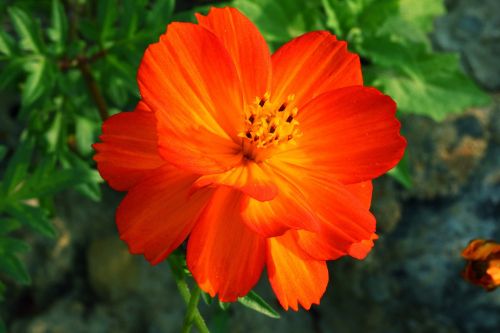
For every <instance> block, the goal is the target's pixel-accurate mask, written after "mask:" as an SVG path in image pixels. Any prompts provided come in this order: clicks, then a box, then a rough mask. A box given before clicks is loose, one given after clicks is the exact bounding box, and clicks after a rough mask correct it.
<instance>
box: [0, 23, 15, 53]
mask: <svg viewBox="0 0 500 333" xmlns="http://www.w3.org/2000/svg"><path fill="white" fill-rule="evenodd" d="M14 48H15V42H14V38H12V37H11V36H10V35H9V34H8V33H7V32H5V31H4V30H3V29H0V53H3V54H5V55H6V56H12V54H13V53H14Z"/></svg>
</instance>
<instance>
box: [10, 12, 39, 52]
mask: <svg viewBox="0 0 500 333" xmlns="http://www.w3.org/2000/svg"><path fill="white" fill-rule="evenodd" d="M7 11H8V12H9V15H10V18H11V20H12V23H13V24H14V28H15V30H16V32H17V34H18V35H19V37H20V46H21V48H22V49H23V50H26V51H32V52H34V53H42V50H43V42H42V33H41V29H40V26H39V24H38V23H37V22H35V21H34V19H33V17H31V16H29V15H28V14H26V13H25V12H24V11H23V10H22V9H20V8H17V7H10V8H8V9H7Z"/></svg>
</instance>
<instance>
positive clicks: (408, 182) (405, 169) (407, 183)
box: [387, 154, 413, 189]
mask: <svg viewBox="0 0 500 333" xmlns="http://www.w3.org/2000/svg"><path fill="white" fill-rule="evenodd" d="M406 156H407V154H405V156H404V157H403V159H402V160H401V161H400V162H399V164H398V165H396V166H395V167H394V168H392V169H391V170H389V171H388V172H387V174H388V175H389V176H391V177H393V178H394V179H396V180H397V181H398V182H399V183H400V184H401V185H403V186H404V187H405V188H406V189H411V188H412V187H413V181H412V177H411V174H410V167H409V165H408V158H407V157H406Z"/></svg>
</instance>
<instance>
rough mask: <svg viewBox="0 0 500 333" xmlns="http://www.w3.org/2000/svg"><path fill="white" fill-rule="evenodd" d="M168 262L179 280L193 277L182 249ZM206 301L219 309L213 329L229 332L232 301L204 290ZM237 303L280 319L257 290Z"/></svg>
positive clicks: (203, 295) (203, 296)
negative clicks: (213, 295)
mask: <svg viewBox="0 0 500 333" xmlns="http://www.w3.org/2000/svg"><path fill="white" fill-rule="evenodd" d="M168 262H169V264H170V268H171V270H172V273H173V275H174V277H175V279H176V280H177V281H184V280H185V279H187V278H189V279H192V275H191V272H190V271H189V270H188V268H187V265H186V257H185V255H184V254H182V253H181V251H179V250H178V251H177V252H175V253H174V254H171V255H170V256H169V258H168ZM201 296H202V299H203V301H204V303H205V304H206V305H208V306H212V305H215V306H217V311H216V314H215V317H214V320H213V322H212V323H211V324H212V325H211V326H212V331H214V332H227V331H228V327H227V325H228V318H229V317H228V311H229V310H230V308H231V305H232V303H227V302H221V301H220V300H219V301H216V300H215V298H212V297H211V296H210V295H209V294H207V293H205V292H202V294H201ZM237 303H239V304H241V305H242V306H244V307H246V308H248V309H251V310H253V311H256V312H258V313H260V314H263V315H265V316H267V317H270V318H273V319H279V318H280V315H279V313H278V312H277V311H276V310H275V309H274V308H273V307H272V306H271V305H269V304H268V303H267V302H266V301H265V300H264V299H263V298H262V297H261V296H259V294H257V293H256V292H255V291H253V290H252V291H250V292H249V293H248V294H247V295H245V296H244V297H239V298H238V300H237Z"/></svg>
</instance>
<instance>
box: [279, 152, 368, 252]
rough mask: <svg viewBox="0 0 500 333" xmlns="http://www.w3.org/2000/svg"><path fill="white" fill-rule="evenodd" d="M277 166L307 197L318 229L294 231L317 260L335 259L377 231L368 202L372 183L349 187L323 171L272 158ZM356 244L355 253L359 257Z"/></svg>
mask: <svg viewBox="0 0 500 333" xmlns="http://www.w3.org/2000/svg"><path fill="white" fill-rule="evenodd" d="M272 164H273V165H274V167H275V168H277V169H280V170H281V172H283V173H286V174H287V175H288V179H289V181H290V182H291V183H293V184H295V186H297V187H300V188H301V192H302V193H303V195H304V196H305V197H307V202H308V204H309V206H310V209H311V211H313V212H314V215H315V217H316V223H318V224H319V230H312V231H311V230H297V231H295V232H293V233H292V234H293V235H294V236H295V237H296V240H297V243H298V244H299V246H300V247H301V248H302V249H303V250H304V251H305V252H307V253H308V254H309V255H310V256H311V257H313V258H315V259H317V260H332V259H337V258H338V257H340V256H343V255H346V254H348V253H349V252H350V249H351V246H352V245H353V244H356V243H361V242H363V241H364V240H370V239H371V237H372V235H373V234H374V232H375V218H374V216H373V215H372V214H371V213H370V211H369V210H368V209H369V206H368V205H367V201H368V199H369V197H370V196H371V186H370V185H369V183H367V184H364V185H359V184H358V185H356V186H352V185H351V186H346V185H343V184H341V183H340V182H338V181H337V180H335V179H334V178H333V177H329V178H324V177H325V175H324V174H322V173H316V172H315V171H314V170H307V169H303V168H298V167H296V168H295V169H294V168H293V167H291V166H289V165H281V164H279V163H278V162H277V161H272ZM363 244H364V243H363ZM356 249H357V248H356V247H354V248H353V249H352V252H353V253H354V254H355V255H357V256H360V254H359V253H360V252H359V251H358V252H356V251H355V250H356Z"/></svg>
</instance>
